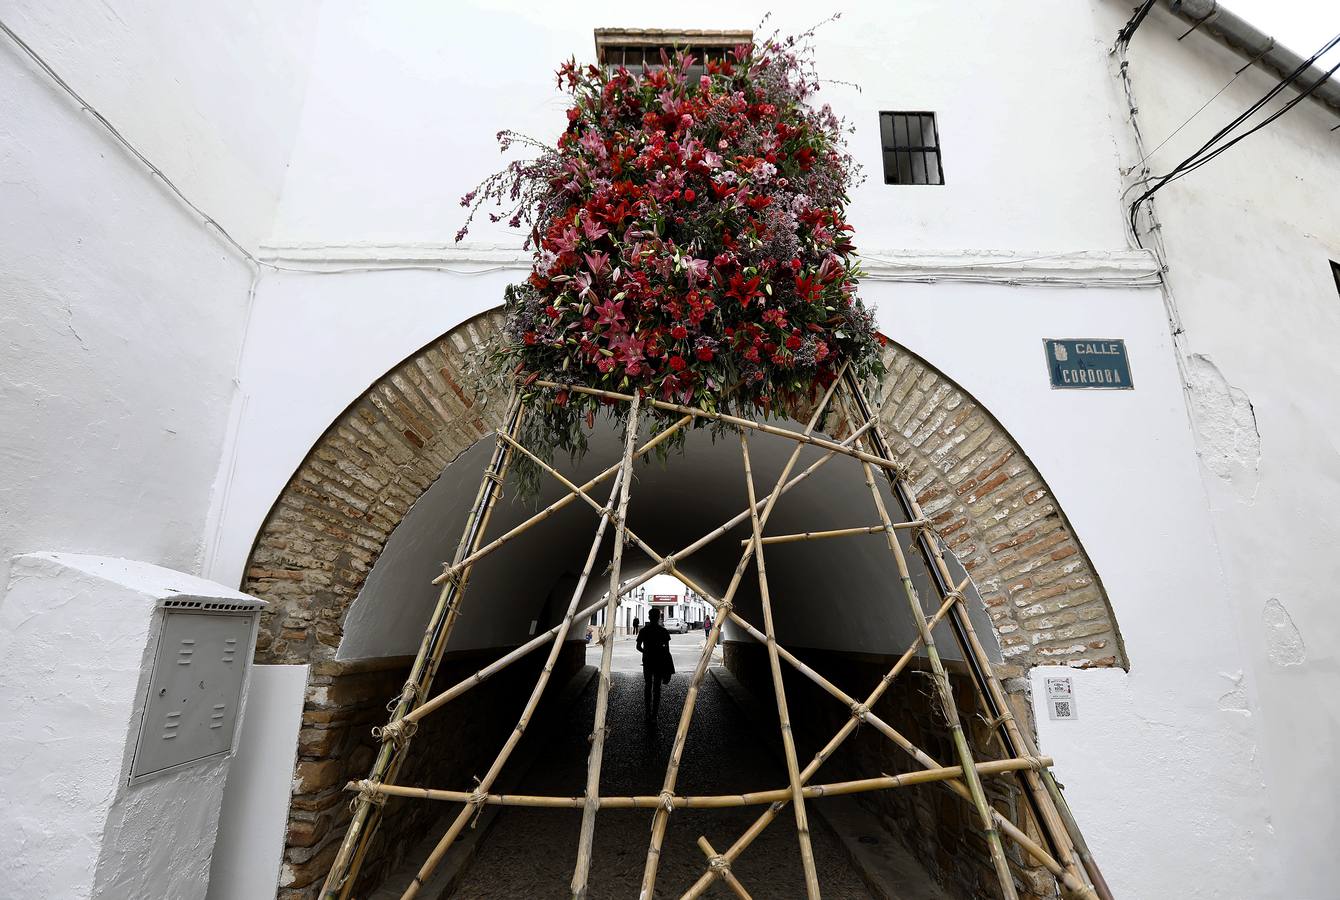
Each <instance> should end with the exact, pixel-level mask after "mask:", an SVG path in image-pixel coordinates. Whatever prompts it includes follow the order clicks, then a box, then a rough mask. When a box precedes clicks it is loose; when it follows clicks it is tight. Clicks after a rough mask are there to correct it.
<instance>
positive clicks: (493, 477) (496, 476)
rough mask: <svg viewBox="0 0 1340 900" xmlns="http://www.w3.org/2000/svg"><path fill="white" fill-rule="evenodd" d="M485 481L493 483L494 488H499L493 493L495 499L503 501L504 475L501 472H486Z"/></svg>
mask: <svg viewBox="0 0 1340 900" xmlns="http://www.w3.org/2000/svg"><path fill="white" fill-rule="evenodd" d="M484 480H485V481H491V482H493V486H494V487H496V488H497V490H496V491H494V493H493V499H494V500H501V499H502V498H503V474H502V473H501V472H492V471H490V472H485V473H484Z"/></svg>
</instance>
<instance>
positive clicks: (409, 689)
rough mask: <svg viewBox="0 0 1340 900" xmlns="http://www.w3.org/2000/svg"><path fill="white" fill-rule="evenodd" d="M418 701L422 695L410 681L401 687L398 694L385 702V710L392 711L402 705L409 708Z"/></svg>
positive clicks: (412, 681)
mask: <svg viewBox="0 0 1340 900" xmlns="http://www.w3.org/2000/svg"><path fill="white" fill-rule="evenodd" d="M420 699H422V695H421V694H420V692H419V686H418V685H417V684H415V683H414V680H413V679H410V680H409V681H406V682H405V683H404V685H402V686H401V688H400V693H399V694H397V695H396V696H394V697H392V698H391V699H390V700H388V701H386V708H387V710H390V711H394V710H395V708H396V707H397V706H399V705H400V704H402V703H403V704H405V705H406V706H409V705H411V704H413V703H414V702H415V701H416V700H420Z"/></svg>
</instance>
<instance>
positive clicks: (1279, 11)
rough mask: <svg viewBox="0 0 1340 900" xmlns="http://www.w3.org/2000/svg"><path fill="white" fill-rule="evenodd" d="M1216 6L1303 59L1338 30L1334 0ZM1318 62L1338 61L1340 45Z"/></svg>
mask: <svg viewBox="0 0 1340 900" xmlns="http://www.w3.org/2000/svg"><path fill="white" fill-rule="evenodd" d="M1220 5H1221V6H1223V7H1225V8H1227V9H1230V10H1232V11H1233V12H1234V13H1236V14H1237V15H1239V16H1241V17H1242V18H1244V19H1246V20H1247V21H1248V22H1251V23H1252V24H1253V25H1255V26H1256V27H1257V28H1259V29H1260V30H1261V31H1264V32H1265V33H1266V34H1268V35H1270V36H1271V37H1273V38H1274V39H1275V40H1277V41H1279V42H1280V43H1281V44H1283V45H1284V46H1286V47H1288V48H1289V49H1290V50H1292V51H1293V52H1295V53H1297V54H1298V55H1299V56H1302V57H1303V58H1305V59H1306V58H1307V57H1309V56H1311V55H1312V54H1313V53H1314V52H1316V50H1317V49H1318V48H1320V47H1321V45H1322V44H1324V43H1326V42H1327V41H1328V40H1330V39H1331V38H1333V37H1335V35H1336V34H1337V33H1340V3H1337V2H1336V0H1228V2H1227V3H1222V4H1220ZM1321 62H1322V64H1324V65H1325V67H1326V68H1330V67H1331V66H1333V65H1335V64H1336V63H1337V62H1340V48H1336V49H1335V50H1332V51H1331V52H1330V53H1328V54H1327V55H1326V56H1324V57H1322V59H1321ZM1336 74H1337V75H1340V72H1337V73H1336Z"/></svg>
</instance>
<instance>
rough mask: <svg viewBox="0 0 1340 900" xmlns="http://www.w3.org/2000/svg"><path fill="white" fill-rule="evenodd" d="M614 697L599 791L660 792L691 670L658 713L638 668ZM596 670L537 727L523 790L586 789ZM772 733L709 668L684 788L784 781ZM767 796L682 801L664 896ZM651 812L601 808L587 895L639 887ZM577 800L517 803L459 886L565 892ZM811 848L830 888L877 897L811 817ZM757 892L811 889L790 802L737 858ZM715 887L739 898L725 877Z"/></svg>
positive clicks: (541, 894)
mask: <svg viewBox="0 0 1340 900" xmlns="http://www.w3.org/2000/svg"><path fill="white" fill-rule="evenodd" d="M612 679H613V681H612V687H613V690H612V692H611V696H610V708H609V717H610V723H611V727H610V731H609V736H608V738H607V743H606V747H605V757H604V766H603V770H602V777H601V793H607V794H618V795H628V794H657V793H659V792H660V790H661V782H662V779H663V778H664V775H665V765H666V761H667V759H668V758H669V754H670V745H671V743H672V742H673V740H674V733H675V728H676V725H677V724H678V716H679V711H680V709H681V708H682V707H683V703H684V696H685V693H686V691H687V688H688V682H689V673H686V672H683V671H681V672H680V674H678V675H676V676H675V677H674V678H673V679H672V680H671V682H670V684H669V685H667V686H666V688H665V693H664V695H663V696H662V698H661V710H660V717H659V718H658V719H657V720H656V721H654V722H651V723H648V722H647V721H646V719H645V716H644V714H643V704H642V691H643V683H642V676H641V674H640V673H639V674H633V673H627V672H615V673H614V674H613V675H612ZM596 685H597V680H596V679H594V678H593V679H592V680H591V682H590V684H589V685H588V686H587V688H586V690H585V691H584V692H583V693H582V694H581V696H580V698H579V699H578V700H577V702H576V703H575V704H574V705H573V707H572V709H571V711H570V712H569V713H568V714H567V715H565V716H564V717H563V718H562V719H561V720H560V721H559V722H558V723H557V724H556V725H555V726H554V727H553V728H552V729H551V730H550V731H548V733H546V734H543V735H539V734H537V735H535V737H537V738H542V739H543V741H544V742H545V746H544V750H543V752H542V754H541V756H540V757H539V758H538V760H537V761H536V762H535V764H534V765H533V766H532V767H531V769H530V771H529V772H528V773H527V774H526V776H525V777H524V778H523V779H522V781H521V783H520V784H519V785H518V786H517V788H516V790H517V792H518V793H527V794H555V795H563V796H570V797H571V796H579V795H580V794H582V793H583V790H584V788H585V784H586V762H587V755H588V750H589V747H590V745H589V743H588V742H587V738H588V736H589V734H590V731H591V722H592V721H593V718H594V711H595V701H596ZM769 738H771V739H773V740H775V741H776V742H777V743H778V744H779V745H780V740H781V739H780V737H778V736H776V735H766V736H760V735H756V734H755V733H753V731H752V730H751V728H750V726H749V725H748V723H747V722H746V721H745V718H744V717H743V716H742V715H740V713H739V710H738V708H737V707H736V706H735V705H734V704H733V702H732V701H731V700H730V698H729V697H728V696H727V695H726V694H725V692H724V691H723V690H722V689H721V687H720V686H719V685H718V684H717V682H716V681H715V680H714V679H712V678H710V677H709V678H707V679H705V680H704V682H703V686H702V690H701V691H700V692H699V696H698V704H697V708H696V712H695V714H694V720H693V727H692V728H691V729H690V731H689V738H688V744H687V746H686V749H685V755H684V762H683V764H682V766H681V769H680V777H679V785H678V792H679V793H681V794H724V793H739V792H741V791H754V790H766V789H771V788H777V787H783V786H785V785H786V768H785V766H784V765H783V764H782V763H781V760H780V759H779V757H778V754H777V753H776V752H775V751H774V750H773V749H772V748H771V747H769V746H765V745H764V744H763V743H762V742H761V741H762V740H766V739H769ZM763 810H764V807H762V806H750V807H736V808H733V809H719V810H715V809H714V810H683V809H681V810H677V811H675V812H674V813H673V814H672V815H671V817H670V827H669V830H668V832H667V834H666V844H665V847H664V849H663V851H662V856H661V866H660V874H659V876H658V878H657V882H656V886H657V889H656V896H658V897H678V896H680V895H681V894H683V892H684V891H685V890H687V889H688V888H689V886H690V885H692V884H693V882H694V881H696V880H697V878H698V876H699V875H701V874H702V872H703V870H704V868H705V866H706V858H705V857H704V856H703V854H702V851H701V850H699V849H698V847H697V844H696V841H697V839H698V836H699V835H705V836H706V837H707V839H708V840H709V841H711V842H712V845H713V846H714V847H715V848H716V849H717V851H718V852H722V851H724V850H725V849H726V848H727V847H729V846H730V844H731V843H732V842H733V841H734V840H735V839H736V838H737V837H739V835H740V834H741V833H742V832H743V831H744V830H745V829H746V828H747V827H748V826H749V825H750V824H751V823H752V822H753V821H754V820H755V819H756V818H757V817H758V816H759V815H760V814H761V813H762V812H763ZM651 818H652V812H651V811H650V810H604V811H602V812H601V813H600V814H599V815H598V816H597V818H596V852H595V857H594V862H593V864H592V868H591V883H590V892H589V896H591V897H593V898H602V900H603V898H620V900H623V898H628V897H636V896H637V893H638V887H639V885H640V884H641V880H642V868H643V863H644V861H645V859H646V854H647V844H648V841H649V839H650V835H651V831H650V824H651ZM580 823H581V811H580V810H556V809H525V808H517V807H509V808H506V809H504V810H503V811H502V812H501V814H500V815H499V816H498V819H497V821H496V822H495V823H494V825H493V827H492V828H491V829H490V831H489V833H488V836H487V837H486V838H485V839H484V841H483V843H482V844H481V846H480V848H479V852H478V854H477V856H476V857H475V859H474V861H473V862H472V863H471V865H470V867H469V869H468V870H467V871H466V872H465V873H464V874H463V877H462V879H461V881H460V883H459V886H458V888H457V890H456V892H454V893H453V894H452V895H451V896H453V897H460V898H471V900H483V898H490V900H496V898H510V897H528V898H549V897H555V898H557V897H564V898H566V897H568V896H569V892H568V883H569V881H570V879H571V878H572V870H573V865H574V863H575V861H576V858H577V834H578V830H579V827H580ZM810 830H811V832H812V834H813V843H814V853H815V859H816V863H817V868H818V872H819V879H820V883H821V884H822V885H823V888H824V896H825V897H832V898H848V897H850V898H855V897H869V896H870V892H869V890H868V889H867V888H866V886H865V884H864V883H863V882H862V880H861V877H860V875H859V874H858V873H857V872H856V871H854V870H853V869H852V868H851V864H850V862H849V860H848V858H847V856H846V854H845V852H844V851H843V849H842V847H841V846H840V844H839V843H838V840H837V838H836V837H835V836H834V835H833V834H832V833H831V832H830V831H829V830H828V828H827V827H826V826H825V825H823V824H822V823H821V822H818V821H814V820H813V817H812V821H811V825H810ZM732 870H733V871H734V872H735V873H736V875H738V876H739V878H740V880H741V882H743V884H744V885H745V887H746V888H748V890H749V891H750V893H751V894H753V896H755V897H759V898H764V897H800V896H804V893H805V888H804V875H803V873H802V870H801V865H800V856H799V851H798V849H797V843H796V827H795V818H794V816H793V815H792V812H791V810H790V807H788V808H787V809H786V810H785V811H784V812H783V813H782V815H779V816H778V817H777V819H776V820H775V821H774V822H773V823H772V824H771V825H770V826H769V827H768V829H767V830H766V831H764V832H763V834H762V835H761V836H760V837H759V839H758V840H757V841H755V842H754V843H753V844H752V845H751V846H750V847H749V849H748V850H746V851H745V853H744V854H743V855H742V856H741V858H740V860H739V861H738V862H737V863H736V864H735V865H734V866H733V867H732ZM708 896H712V897H726V896H734V895H733V894H732V893H731V892H730V891H729V890H728V889H726V888H725V887H724V886H723V885H722V884H721V883H720V882H718V883H717V884H716V885H714V886H713V888H712V890H711V891H710V892H709V894H708Z"/></svg>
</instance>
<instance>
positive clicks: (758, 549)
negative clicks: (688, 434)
mask: <svg viewBox="0 0 1340 900" xmlns="http://www.w3.org/2000/svg"><path fill="white" fill-rule="evenodd" d="M740 454H741V456H743V457H744V484H745V488H746V491H747V493H748V496H749V509H750V510H751V511H752V510H753V509H754V503H755V500H754V470H753V466H752V465H751V463H750V460H749V438H748V437H747V436H746V435H745V433H744V432H740ZM750 520H751V524H752V526H753V530H754V566H755V568H756V569H757V570H758V594H759V602H760V603H761V605H762V607H763V633H764V635H766V636H767V639H768V640H767V645H766V646H767V649H768V667H769V668H770V669H771V670H772V690H773V694H774V696H775V699H776V701H777V724H778V728H779V729H780V730H781V732H782V753H783V754H784V755H785V757H786V777H787V778H788V779H789V780H790V782H791V808H792V810H793V811H794V813H795V817H796V839H797V841H798V842H799V844H800V863H801V867H802V868H803V869H804V871H805V892H806V894H807V895H808V896H809V898H810V900H818V898H819V896H820V890H819V874H818V871H817V870H816V869H815V865H814V848H813V846H812V845H811V843H810V819H809V815H808V814H807V813H806V812H805V793H804V791H803V790H802V785H801V781H800V763H799V762H798V761H797V760H796V739H795V736H794V735H793V734H792V733H791V712H790V710H789V709H788V708H787V705H786V686H785V685H784V684H783V682H782V663H781V661H780V660H779V659H778V658H777V631H776V628H775V624H774V622H773V619H772V598H771V596H770V595H769V593H768V569H767V564H766V563H765V562H764V560H763V557H764V554H763V547H762V542H763V526H762V525H760V524H759V521H758V513H753V514H752V515H751V516H750Z"/></svg>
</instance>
